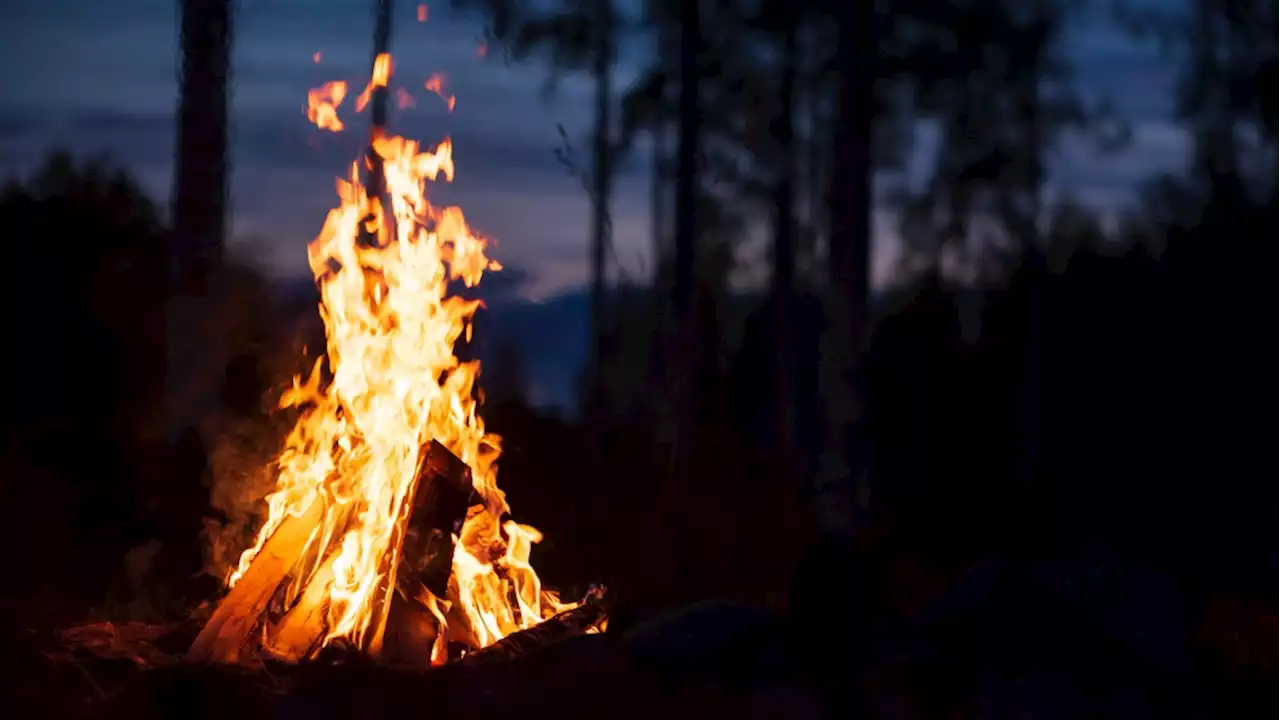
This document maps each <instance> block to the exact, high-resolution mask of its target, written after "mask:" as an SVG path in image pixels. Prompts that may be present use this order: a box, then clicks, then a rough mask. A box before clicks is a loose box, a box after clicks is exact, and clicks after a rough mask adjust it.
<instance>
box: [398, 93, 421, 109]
mask: <svg viewBox="0 0 1280 720" xmlns="http://www.w3.org/2000/svg"><path fill="white" fill-rule="evenodd" d="M416 106H417V104H416V103H415V102H414V101H413V96H412V95H410V94H409V91H408V90H405V89H404V88H396V107H397V108H398V109H400V110H404V109H405V108H411V107H416Z"/></svg>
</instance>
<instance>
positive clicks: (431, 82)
mask: <svg viewBox="0 0 1280 720" xmlns="http://www.w3.org/2000/svg"><path fill="white" fill-rule="evenodd" d="M425 87H426V88H427V89H428V90H430V91H431V92H433V93H435V94H436V95H439V96H440V99H441V100H444V101H445V104H446V105H448V107H449V112H453V106H454V103H455V102H456V101H457V98H455V97H454V96H452V95H446V94H445V92H444V73H433V74H432V75H431V77H429V78H427V84H426V85H425Z"/></svg>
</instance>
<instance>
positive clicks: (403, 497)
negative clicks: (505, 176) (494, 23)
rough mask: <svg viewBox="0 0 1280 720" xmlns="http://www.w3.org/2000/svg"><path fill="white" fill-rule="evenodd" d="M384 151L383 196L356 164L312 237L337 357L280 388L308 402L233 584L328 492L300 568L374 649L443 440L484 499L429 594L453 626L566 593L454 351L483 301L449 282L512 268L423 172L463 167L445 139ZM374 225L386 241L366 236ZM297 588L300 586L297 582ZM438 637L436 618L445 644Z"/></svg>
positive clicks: (483, 642) (346, 634)
mask: <svg viewBox="0 0 1280 720" xmlns="http://www.w3.org/2000/svg"><path fill="white" fill-rule="evenodd" d="M390 74H391V58H390V56H387V55H380V56H378V58H377V62H376V64H375V67H374V73H373V78H372V79H371V81H370V83H369V88H367V89H366V91H365V93H364V94H362V97H364V96H365V95H367V94H368V93H369V92H370V89H371V88H373V87H375V86H381V87H385V86H386V84H387V82H388V80H389V78H390ZM345 90H346V86H345V84H343V83H328V84H327V85H325V86H324V87H322V88H319V89H317V90H315V91H312V93H311V96H310V98H309V99H310V102H309V104H308V111H307V117H308V118H309V119H310V120H311V121H312V122H313V123H315V124H316V125H317V126H319V127H321V128H324V129H328V130H340V129H341V128H342V123H341V121H340V120H339V119H338V117H337V112H336V108H337V106H338V104H339V103H341V101H342V98H343V96H344V95H345ZM321 91H323V92H321ZM373 149H374V152H375V153H376V154H377V156H378V157H380V158H381V160H382V173H383V177H384V180H385V183H384V186H385V193H386V195H385V197H383V198H378V197H370V196H369V194H368V192H367V191H366V188H365V186H364V185H363V184H362V183H361V179H360V176H361V169H362V163H361V162H357V163H353V164H352V166H351V171H350V176H349V179H348V180H345V181H344V180H339V181H338V184H337V189H338V196H339V198H340V199H341V203H340V204H339V206H338V207H336V208H334V209H333V210H331V211H330V212H329V215H328V218H327V219H326V220H325V223H324V226H323V228H322V229H321V231H320V234H319V235H318V236H317V237H316V239H315V240H314V241H313V242H312V243H311V244H310V246H309V247H308V259H309V261H310V266H311V269H312V272H313V273H314V275H315V278H316V280H317V283H318V285H319V288H320V295H321V304H320V314H321V317H322V319H323V320H324V325H325V332H326V338H327V348H326V349H327V353H326V358H322V359H321V361H319V362H317V363H316V365H315V366H314V368H313V370H312V372H311V374H310V376H309V377H308V378H307V379H306V380H303V379H302V378H296V379H295V381H294V383H293V387H292V388H291V389H290V390H289V391H287V392H286V393H284V395H283V396H282V397H281V399H280V405H281V407H296V408H299V409H300V410H301V415H300V417H299V419H298V422H297V424H296V426H295V427H294V429H293V432H292V433H291V434H290V436H289V437H288V439H287V441H286V443H285V447H284V450H283V452H282V453H281V454H280V458H279V478H278V482H277V487H276V490H275V492H273V493H272V494H270V495H269V496H268V497H267V504H268V508H269V515H268V519H267V521H266V523H265V524H264V525H263V527H262V528H261V530H260V532H259V534H258V537H257V541H256V543H255V544H254V546H253V547H251V548H250V549H248V550H246V551H245V552H244V553H243V555H242V556H241V558H240V562H239V565H238V567H237V568H236V569H235V571H234V572H233V573H232V574H231V575H230V577H229V580H228V584H229V585H232V586H234V584H235V583H236V581H237V580H239V579H240V577H241V576H242V575H243V574H244V572H245V571H246V570H247V569H248V568H249V565H250V563H251V562H252V561H253V559H254V557H255V556H256V555H257V554H258V552H259V551H260V550H261V549H262V547H263V544H264V543H265V542H266V541H267V539H268V538H270V537H271V535H272V533H273V532H274V531H275V530H276V528H278V527H279V526H280V525H281V523H282V522H283V521H284V519H285V518H286V517H287V516H290V515H292V516H295V517H298V516H302V515H304V514H305V513H306V512H307V511H308V510H310V509H311V506H312V504H313V503H317V502H322V501H323V503H324V504H323V505H322V506H321V507H323V508H324V511H323V514H322V515H319V517H321V518H322V519H321V520H320V522H319V524H318V526H317V527H316V528H315V529H314V531H312V533H311V540H310V541H309V546H311V547H314V548H319V549H320V551H321V552H315V553H312V554H311V555H307V556H305V557H304V560H303V561H302V562H303V565H304V566H305V567H303V568H301V569H297V570H295V572H294V573H293V576H294V577H295V578H300V579H301V580H299V581H298V582H299V583H301V582H304V581H305V582H325V583H327V593H326V598H327V605H328V610H327V620H328V625H327V633H326V635H325V637H324V642H325V643H328V642H330V641H332V640H335V639H338V638H344V639H347V640H350V641H352V642H354V643H355V644H356V645H357V646H359V647H364V648H367V649H370V650H371V651H374V652H376V651H377V649H378V647H379V646H380V642H381V640H380V638H381V633H382V629H383V626H384V623H385V619H386V615H385V613H386V608H387V607H388V605H389V601H390V598H391V593H392V592H393V591H394V590H393V588H394V586H395V572H396V567H397V563H398V552H399V539H400V538H402V537H403V535H404V533H405V531H406V525H407V522H408V517H407V516H408V506H409V502H408V501H409V499H410V497H411V496H412V493H413V492H414V487H413V485H414V481H415V478H416V476H417V469H418V466H419V464H420V461H421V460H422V458H421V457H420V455H421V451H422V448H423V447H424V446H425V445H426V443H427V442H428V441H430V440H431V439H435V440H437V441H439V442H440V443H441V444H443V445H444V446H445V447H447V448H448V449H449V450H450V451H451V452H453V453H454V454H455V455H457V457H458V458H460V459H461V460H462V461H463V462H464V463H466V464H467V465H468V466H469V468H470V470H471V473H472V481H473V485H474V488H475V490H476V493H477V495H478V496H479V497H480V498H481V499H482V500H483V507H482V509H479V510H478V511H477V509H475V508H473V512H472V513H470V514H469V515H468V517H467V519H466V521H465V522H464V523H463V525H462V528H461V531H460V533H459V537H458V542H457V543H456V546H455V547H456V550H455V553H454V558H453V578H452V582H451V583H450V593H449V596H450V597H449V598H435V597H428V598H426V605H427V606H428V607H429V608H430V609H431V611H432V613H433V614H435V615H436V617H437V619H438V620H439V621H440V622H441V625H442V629H443V623H444V620H445V615H446V612H447V611H448V610H449V609H451V607H452V605H455V604H456V605H457V606H458V608H459V609H460V610H461V614H460V617H464V618H465V620H466V623H467V625H468V626H469V627H468V628H467V629H469V630H470V631H471V634H472V635H473V636H474V637H475V639H476V640H477V642H478V644H479V646H480V647H484V646H487V645H489V644H492V643H493V642H495V641H497V640H499V639H501V638H502V637H504V636H506V635H508V634H510V633H512V632H515V631H517V630H520V629H523V628H527V627H530V626H533V625H536V624H537V623H539V622H541V621H542V620H543V619H545V618H546V617H548V616H550V615H551V614H553V613H555V612H558V611H560V610H563V609H566V608H567V607H570V606H568V605H564V604H561V603H560V602H559V601H558V599H557V598H556V597H555V595H554V594H552V593H550V592H544V591H543V590H542V587H541V584H540V581H539V579H538V575H537V572H536V571H535V570H534V569H533V567H532V566H531V565H530V563H529V553H530V550H531V549H532V546H533V544H534V543H537V542H538V541H539V540H541V534H540V533H539V532H538V531H537V530H535V529H534V528H532V527H529V526H526V525H520V524H518V523H516V522H513V521H511V520H506V519H505V518H506V516H507V513H508V511H509V508H508V505H507V501H506V498H505V496H504V494H503V492H502V491H501V490H500V489H499V488H498V484H497V466H496V464H495V463H496V461H497V459H498V456H499V453H500V446H501V445H500V439H499V438H498V437H497V436H495V435H493V434H492V433H489V432H487V431H486V430H485V425H484V422H483V420H482V419H481V418H480V415H479V414H478V412H477V410H478V408H477V404H476V401H475V399H474V397H473V395H474V393H473V388H474V386H475V381H476V377H477V375H478V374H479V370H480V368H479V364H478V363H476V362H469V363H463V362H460V361H459V360H458V358H457V357H455V355H454V352H453V346H454V343H455V341H457V340H458V338H459V337H461V336H463V335H464V334H465V335H467V336H468V337H469V336H470V332H471V321H472V318H473V316H474V313H475V312H476V310H477V308H478V307H479V306H480V302H479V301H477V300H465V299H462V298H460V297H458V296H452V295H450V294H449V292H448V289H449V285H450V283H451V282H455V281H461V282H462V283H463V284H464V285H466V286H467V287H472V286H475V285H476V283H478V282H479V281H480V279H481V277H482V276H483V274H484V273H485V272H487V271H495V270H499V269H501V268H500V266H499V264H498V263H497V262H496V261H494V260H492V259H490V258H489V257H488V256H487V255H486V241H485V239H484V238H482V237H480V236H479V235H477V234H476V233H474V232H473V231H472V230H471V229H470V228H469V227H468V225H467V223H466V220H465V218H464V216H463V213H462V211H461V210H460V209H459V208H456V207H443V208H441V207H435V206H433V205H431V203H430V202H428V199H427V194H426V183H427V182H428V181H434V180H436V179H437V178H438V177H441V176H443V178H444V179H445V180H447V181H448V180H452V179H453V174H454V160H453V146H452V144H451V143H450V142H449V140H448V139H447V138H446V139H445V140H444V141H443V142H441V143H440V144H439V145H438V146H437V147H435V148H434V149H430V150H426V149H423V148H422V147H421V146H420V145H419V144H418V143H417V142H416V141H413V140H408V139H405V138H401V137H396V136H391V135H384V134H382V133H380V132H378V131H376V130H375V134H374V139H373ZM369 236H372V237H374V238H376V242H372V243H370V242H366V241H362V239H361V238H362V237H365V238H368V237H369ZM326 359H327V370H328V373H327V375H326V373H325V372H324V370H325V369H326V365H325V364H323V363H325V360H326ZM326 377H327V379H326ZM326 547H337V548H338V550H337V551H336V559H334V560H333V562H332V568H331V573H330V572H329V571H328V570H326V571H325V572H320V568H319V567H318V566H319V564H320V560H319V558H320V557H321V556H322V555H323V549H324V548H326ZM292 591H293V594H294V595H295V596H296V595H297V593H298V592H299V591H300V588H298V587H294V588H292ZM424 592H425V591H424ZM428 594H429V593H428ZM458 616H459V615H454V617H458ZM443 638H444V632H441V633H440V639H439V640H438V642H437V647H436V648H435V654H436V655H437V656H439V655H440V654H441V653H442V651H443V647H444V645H443V642H444V640H443Z"/></svg>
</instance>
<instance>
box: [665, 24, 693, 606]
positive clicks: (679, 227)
mask: <svg viewBox="0 0 1280 720" xmlns="http://www.w3.org/2000/svg"><path fill="white" fill-rule="evenodd" d="M700 5H701V3H700V2H699V1H698V0H684V2H683V3H681V6H680V60H679V63H680V99H679V111H678V117H679V134H678V140H677V143H678V145H677V148H676V197H675V212H676V217H675V228H674V239H675V273H674V277H673V282H672V303H671V305H672V318H671V319H672V323H671V328H670V329H671V333H670V335H669V337H668V338H666V343H665V344H666V347H667V348H668V351H667V354H668V364H667V366H668V368H669V370H670V379H669V380H668V385H667V387H668V388H669V389H670V393H671V402H670V403H668V406H667V410H668V413H667V414H666V416H665V417H664V419H663V425H664V426H665V427H664V432H663V434H664V435H665V436H666V437H665V444H666V446H667V451H668V453H669V465H668V469H667V472H666V474H665V477H663V480H662V483H663V486H662V492H661V494H660V496H659V503H658V507H657V512H658V516H657V518H655V521H656V522H664V521H665V522H669V525H670V528H671V532H669V533H667V534H666V535H665V536H664V543H667V546H666V552H667V553H669V554H667V555H666V556H667V557H672V558H674V559H675V562H674V571H675V574H676V577H675V578H661V579H660V582H663V583H667V584H669V588H668V586H667V585H664V586H662V589H664V590H665V589H670V590H675V589H677V588H680V587H684V586H686V585H687V583H686V580H688V579H689V576H690V574H691V573H692V566H691V565H690V558H689V553H687V552H683V551H681V550H680V548H681V547H682V546H684V545H685V544H686V543H685V542H684V539H685V538H686V537H688V536H689V535H690V533H691V532H692V530H693V528H692V526H691V524H692V522H693V519H692V518H690V517H688V511H687V510H686V509H685V508H684V507H682V506H681V503H680V501H679V499H678V498H677V497H676V493H675V488H676V487H677V486H678V485H680V484H683V483H685V482H687V481H689V480H691V479H692V475H693V473H692V472H691V470H692V468H691V465H692V462H691V461H692V455H693V452H692V451H693V442H694V438H693V434H694V431H695V430H696V427H697V424H696V422H695V421H694V413H695V412H696V411H697V408H698V405H699V403H698V397H699V392H698V388H697V387H696V384H695V382H694V377H695V373H696V368H697V367H698V363H697V346H698V343H697V328H696V322H697V319H696V313H695V308H694V286H695V277H694V270H695V261H696V253H697V242H698V218H697V202H698V194H699V193H698V191H699V181H698V167H697V165H698V154H699V149H698V143H699V123H700V121H701V118H700V117H699V112H698V109H699V104H700V103H699V98H698V92H699V74H700V68H699V59H698V55H699V52H700V48H701V37H700V29H699V21H700V17H699V15H700V12H699V11H700Z"/></svg>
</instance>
